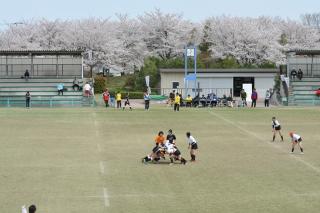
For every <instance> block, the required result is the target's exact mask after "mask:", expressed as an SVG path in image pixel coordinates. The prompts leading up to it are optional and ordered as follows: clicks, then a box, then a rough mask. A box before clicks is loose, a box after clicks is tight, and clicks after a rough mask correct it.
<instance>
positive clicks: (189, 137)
mask: <svg viewBox="0 0 320 213" xmlns="http://www.w3.org/2000/svg"><path fill="white" fill-rule="evenodd" d="M186 135H187V141H188V149H190V156H191V161H192V162H194V161H196V150H197V149H198V143H197V141H196V139H194V137H193V136H192V135H191V133H190V132H187V133H186Z"/></svg>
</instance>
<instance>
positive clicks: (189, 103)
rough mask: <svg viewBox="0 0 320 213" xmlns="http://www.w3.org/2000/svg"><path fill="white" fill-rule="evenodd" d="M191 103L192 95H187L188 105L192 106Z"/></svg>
mask: <svg viewBox="0 0 320 213" xmlns="http://www.w3.org/2000/svg"><path fill="white" fill-rule="evenodd" d="M191 105H192V98H191V96H190V95H188V96H187V97H186V107H191Z"/></svg>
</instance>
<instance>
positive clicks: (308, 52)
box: [287, 49, 320, 55]
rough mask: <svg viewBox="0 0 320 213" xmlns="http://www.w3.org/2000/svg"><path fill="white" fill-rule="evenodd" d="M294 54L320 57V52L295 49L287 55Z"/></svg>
mask: <svg viewBox="0 0 320 213" xmlns="http://www.w3.org/2000/svg"><path fill="white" fill-rule="evenodd" d="M290 53H293V54H295V55H320V50H310V49H309V50H303V49H295V50H289V51H287V54H290Z"/></svg>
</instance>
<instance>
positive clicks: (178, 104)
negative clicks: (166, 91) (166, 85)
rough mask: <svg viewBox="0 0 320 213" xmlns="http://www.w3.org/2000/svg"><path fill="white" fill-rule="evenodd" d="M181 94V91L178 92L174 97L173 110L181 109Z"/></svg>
mask: <svg viewBox="0 0 320 213" xmlns="http://www.w3.org/2000/svg"><path fill="white" fill-rule="evenodd" d="M180 99H181V98H180V95H179V93H176V96H175V98H174V108H173V110H174V111H179V108H180Z"/></svg>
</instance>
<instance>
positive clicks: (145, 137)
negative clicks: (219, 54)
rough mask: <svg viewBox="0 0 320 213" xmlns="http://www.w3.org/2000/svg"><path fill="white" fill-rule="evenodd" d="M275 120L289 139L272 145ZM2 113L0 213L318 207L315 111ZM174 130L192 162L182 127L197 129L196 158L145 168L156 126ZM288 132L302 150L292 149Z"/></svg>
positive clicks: (318, 121) (319, 114)
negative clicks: (296, 136)
mask: <svg viewBox="0 0 320 213" xmlns="http://www.w3.org/2000/svg"><path fill="white" fill-rule="evenodd" d="M272 116H277V117H278V119H279V121H280V122H281V124H282V126H283V132H284V133H285V140H286V142H283V143H282V142H275V143H272V142H270V141H271V136H272V135H271V134H272V133H271V117H272ZM0 119H1V124H0V131H1V142H0V150H1V154H0V183H1V184H0V192H1V193H0V212H6V213H11V212H12V213H13V212H19V211H20V208H21V206H22V205H23V204H27V205H30V204H32V203H34V204H36V205H37V206H38V212H39V213H56V212H63V213H69V212H74V213H100V212H110V213H120V212H124V213H127V212H130V213H160V212H161V213H162V212H174V213H198V212H199V213H202V212H204V213H205V212H207V213H212V212H223V213H225V212H232V213H235V212H236V213H242V212H243V213H250V212H252V213H257V212H259V213H263V212H268V213H269V212H272V213H278V212H279V213H283V212H290V213H295V212H297V213H298V212H299V213H300V212H308V213H312V212H319V209H320V157H319V156H320V155H319V153H320V147H319V144H320V139H319V136H320V132H319V130H318V129H319V126H320V109H318V108H310V109H301V108H297V109H289V108H287V109H286V108H279V109H276V108H273V109H254V110H251V109H189V110H186V109H182V110H181V111H180V112H179V113H174V112H173V111H171V110H170V109H169V108H160V107H159V108H156V109H151V111H149V112H145V111H143V110H134V111H125V112H123V111H117V110H115V109H108V110H106V109H104V108H99V107H98V108H82V109H31V110H25V109H2V110H1V111H0ZM170 128H172V129H173V130H174V132H175V133H176V135H177V143H178V146H179V147H180V150H181V151H182V153H183V155H184V156H186V157H187V159H189V158H190V157H189V155H188V154H187V153H188V150H187V144H186V140H185V132H186V131H191V132H192V133H193V135H194V136H195V137H196V139H198V141H199V148H200V149H199V153H198V159H199V160H198V161H197V162H196V163H188V164H187V165H185V166H183V165H180V164H176V165H172V166H169V165H168V164H150V165H144V164H142V163H141V161H140V160H141V158H142V157H143V156H145V155H146V154H147V153H149V152H150V150H151V149H152V147H153V145H154V144H153V138H154V136H155V135H156V134H157V132H158V131H159V130H164V131H167V130H168V129H170ZM291 130H294V131H297V133H299V134H301V135H302V137H303V139H304V146H305V155H299V152H298V150H296V154H294V155H290V154H289V151H290V144H289V138H288V135H287V133H288V132H289V131H291Z"/></svg>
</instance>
